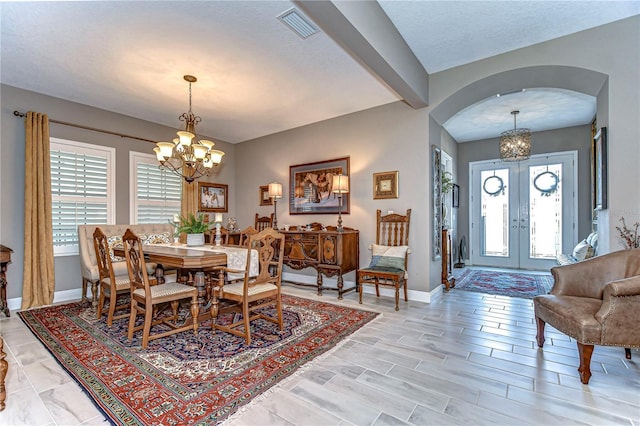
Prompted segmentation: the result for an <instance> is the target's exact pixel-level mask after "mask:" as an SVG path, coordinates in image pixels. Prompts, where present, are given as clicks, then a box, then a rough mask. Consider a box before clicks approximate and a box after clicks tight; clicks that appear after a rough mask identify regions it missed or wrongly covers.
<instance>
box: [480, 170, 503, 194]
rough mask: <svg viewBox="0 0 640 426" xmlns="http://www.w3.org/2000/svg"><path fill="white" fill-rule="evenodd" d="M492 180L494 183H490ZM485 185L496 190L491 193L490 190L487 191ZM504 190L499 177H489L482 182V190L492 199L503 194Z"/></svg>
mask: <svg viewBox="0 0 640 426" xmlns="http://www.w3.org/2000/svg"><path fill="white" fill-rule="evenodd" d="M494 180H495V181H496V182H495V183H492V182H493V181H494ZM487 184H489V185H488V186H489V188H491V187H492V186H495V187H496V188H497V189H496V190H494V191H492V190H491V189H487ZM504 188H505V186H504V181H503V180H502V178H501V177H500V176H496V175H493V176H489V177H488V178H486V179H485V180H484V183H483V184H482V190H483V191H484V192H486V193H487V194H489V195H490V196H492V197H497V196H498V195H499V194H500V193H503V194H504Z"/></svg>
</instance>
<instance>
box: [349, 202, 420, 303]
mask: <svg viewBox="0 0 640 426" xmlns="http://www.w3.org/2000/svg"><path fill="white" fill-rule="evenodd" d="M410 221H411V209H407V214H406V215H400V214H395V213H392V214H388V215H385V216H383V215H382V212H381V211H380V210H377V211H376V243H375V244H372V246H371V263H370V264H369V266H368V267H366V268H364V269H358V272H357V274H356V278H357V282H356V285H357V286H358V290H359V293H360V303H361V304H362V290H363V285H364V284H372V285H375V286H376V296H377V297H380V289H379V286H383V287H393V288H394V289H395V292H396V311H397V310H398V301H399V299H400V288H401V287H404V300H405V302H406V301H408V300H409V299H408V297H407V281H408V273H407V260H408V255H409V224H410Z"/></svg>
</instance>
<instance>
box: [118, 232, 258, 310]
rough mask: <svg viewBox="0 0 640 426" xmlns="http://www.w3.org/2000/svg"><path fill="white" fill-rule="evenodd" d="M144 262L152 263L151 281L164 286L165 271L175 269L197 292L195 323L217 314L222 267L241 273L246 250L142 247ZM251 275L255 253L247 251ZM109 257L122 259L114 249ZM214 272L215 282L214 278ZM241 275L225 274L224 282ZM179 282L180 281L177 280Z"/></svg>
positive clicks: (121, 252) (121, 253) (255, 264)
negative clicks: (153, 280)
mask: <svg viewBox="0 0 640 426" xmlns="http://www.w3.org/2000/svg"><path fill="white" fill-rule="evenodd" d="M142 251H143V253H144V257H145V261H147V262H152V263H155V264H156V265H157V266H156V270H155V278H156V280H157V282H158V283H159V284H162V283H163V282H164V270H165V269H177V270H178V273H179V274H182V276H186V277H187V282H188V283H189V284H191V285H193V286H194V287H196V288H197V289H198V307H199V312H200V314H199V315H198V322H202V321H204V320H206V319H209V318H211V317H215V316H217V314H218V311H219V309H218V304H219V301H218V298H217V292H218V291H219V288H220V287H221V286H222V285H224V281H225V272H224V269H223V268H222V267H224V266H228V267H230V268H232V269H236V270H242V269H244V268H245V265H246V261H247V257H246V256H247V248H246V247H242V246H216V245H213V244H205V245H202V246H187V245H186V244H175V243H173V244H145V245H143V246H142ZM251 252H252V253H251V262H250V265H251V266H250V269H251V275H252V276H255V275H257V269H258V253H257V251H256V250H252V251H251ZM113 254H114V255H116V256H122V257H125V253H124V247H123V246H114V248H113ZM216 271H218V275H217V279H216V278H214V277H215V274H216ZM242 276H243V274H233V273H231V274H227V279H229V278H231V279H240V278H241V277H242ZM178 278H180V277H178Z"/></svg>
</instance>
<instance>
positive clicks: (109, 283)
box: [93, 227, 131, 327]
mask: <svg viewBox="0 0 640 426" xmlns="http://www.w3.org/2000/svg"><path fill="white" fill-rule="evenodd" d="M93 247H94V249H95V252H96V261H97V262H98V274H99V277H100V278H99V279H98V286H99V293H100V298H99V299H98V308H97V309H96V319H100V318H102V311H103V309H104V305H105V302H107V301H108V302H109V310H108V312H107V325H108V326H109V327H111V325H113V320H114V319H120V318H126V317H128V316H129V312H128V311H127V312H125V313H123V314H119V315H115V312H116V311H119V310H123V309H129V306H130V304H129V302H128V301H126V303H120V304H119V305H118V296H127V295H128V294H129V289H130V287H131V283H130V281H129V274H126V275H116V274H115V272H114V268H113V265H112V263H111V261H112V259H115V261H120V260H121V259H119V258H115V256H114V255H113V252H112V250H111V247H110V245H109V237H108V236H107V235H105V233H104V232H102V229H100V228H99V227H96V229H95V231H93ZM122 299H124V298H123V297H120V300H122Z"/></svg>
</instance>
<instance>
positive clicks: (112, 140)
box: [0, 85, 235, 299]
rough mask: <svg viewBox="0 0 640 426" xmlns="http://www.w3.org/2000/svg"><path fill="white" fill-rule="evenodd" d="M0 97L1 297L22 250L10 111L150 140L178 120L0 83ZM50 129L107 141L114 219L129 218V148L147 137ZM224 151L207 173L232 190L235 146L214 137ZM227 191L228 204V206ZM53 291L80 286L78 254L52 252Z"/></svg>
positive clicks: (15, 133)
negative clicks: (7, 254) (5, 257)
mask: <svg viewBox="0 0 640 426" xmlns="http://www.w3.org/2000/svg"><path fill="white" fill-rule="evenodd" d="M0 90H1V92H0V93H1V95H2V96H1V98H2V113H1V117H0V119H1V120H2V132H1V136H2V140H1V141H2V143H1V145H0V165H1V170H0V189H1V191H0V195H1V197H2V204H1V207H0V242H1V243H2V244H3V245H5V246H8V247H11V248H12V249H13V251H14V253H13V254H12V263H11V264H10V265H9V269H8V271H7V280H8V282H9V286H8V289H7V297H8V298H9V299H10V298H14V297H21V296H22V276H23V273H22V272H23V271H22V264H23V258H24V257H23V256H24V242H23V238H24V171H23V168H24V154H25V153H24V118H18V117H15V116H14V115H13V111H14V110H18V111H21V112H27V111H37V112H42V113H45V114H47V115H48V116H49V119H50V120H51V119H54V120H58V121H65V122H70V123H75V124H82V125H85V126H91V127H94V128H99V129H104V130H110V131H114V132H120V133H124V134H127V135H132V136H138V137H142V138H146V139H151V140H167V138H170V137H173V135H174V134H175V132H176V130H177V129H178V127H177V126H179V125H180V122H179V121H178V119H177V116H178V115H179V114H180V112H181V111H179V110H176V128H171V127H166V126H161V125H158V124H155V123H150V122H148V121H143V120H138V119H135V118H132V117H128V116H124V115H120V114H115V113H112V112H108V111H104V110H100V109H97V108H92V107H88V106H86V105H81V104H77V103H74V102H69V101H65V100H62V99H58V98H53V97H50V96H46V95H42V94H39V93H35V92H30V91H26V90H21V89H17V88H15V87H11V86H6V85H2V86H0ZM50 135H51V136H52V137H56V138H62V139H69V140H74V141H80V142H86V143H92V144H98V145H103V146H109V147H113V148H115V149H116V223H120V224H124V223H130V220H129V211H130V203H129V198H130V197H129V152H130V151H137V152H144V153H151V154H152V153H153V151H152V150H153V148H154V145H153V144H152V143H149V142H143V141H137V140H135V139H127V138H121V137H119V136H113V135H108V134H104V133H98V132H93V131H89V130H82V129H78V128H75V127H69V126H63V125H60V124H53V123H52V124H51V125H50ZM216 147H219V149H221V150H222V151H224V152H225V153H226V155H225V156H224V160H223V163H222V165H221V169H220V174H219V175H217V176H213V177H210V178H209V179H210V180H213V179H216V180H215V181H216V182H219V183H226V184H229V188H230V195H231V194H234V191H233V183H234V181H233V177H234V170H233V164H234V162H235V153H234V151H235V146H234V145H231V144H227V143H224V142H220V143H216ZM233 203H234V199H233V195H231V198H230V199H229V205H230V208H231V211H232V212H233V205H234V204H233ZM54 268H55V276H56V287H55V288H56V291H63V290H70V289H77V288H80V287H81V283H82V280H81V275H80V262H79V258H78V256H57V257H56V258H55V264H54Z"/></svg>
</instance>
